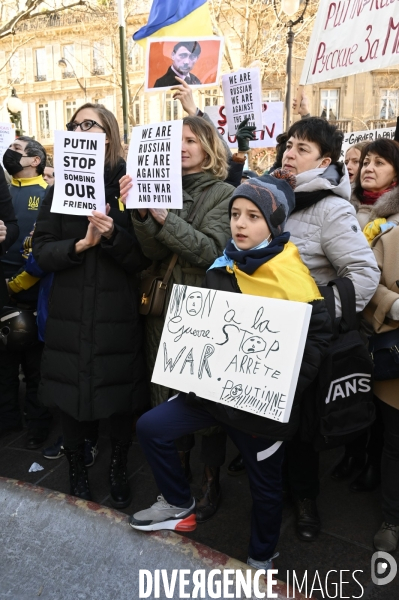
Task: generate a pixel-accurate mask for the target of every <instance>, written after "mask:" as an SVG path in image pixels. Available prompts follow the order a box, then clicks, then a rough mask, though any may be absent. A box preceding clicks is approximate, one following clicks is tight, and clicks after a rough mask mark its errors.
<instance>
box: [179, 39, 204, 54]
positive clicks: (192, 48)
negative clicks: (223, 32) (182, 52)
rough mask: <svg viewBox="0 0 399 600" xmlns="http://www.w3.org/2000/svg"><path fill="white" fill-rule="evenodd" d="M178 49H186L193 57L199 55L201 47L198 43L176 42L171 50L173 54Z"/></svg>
mask: <svg viewBox="0 0 399 600" xmlns="http://www.w3.org/2000/svg"><path fill="white" fill-rule="evenodd" d="M179 48H187V50H188V51H189V52H190V54H194V56H199V55H200V54H201V46H200V45H199V43H198V42H178V43H177V44H176V45H175V47H174V48H173V52H177V51H178V49H179Z"/></svg>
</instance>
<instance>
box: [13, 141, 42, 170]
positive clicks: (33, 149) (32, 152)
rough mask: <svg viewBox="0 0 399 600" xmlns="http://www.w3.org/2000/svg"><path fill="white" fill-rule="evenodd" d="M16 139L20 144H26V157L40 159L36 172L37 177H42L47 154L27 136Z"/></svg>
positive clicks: (37, 143)
mask: <svg viewBox="0 0 399 600" xmlns="http://www.w3.org/2000/svg"><path fill="white" fill-rule="evenodd" d="M17 139H18V140H20V141H21V142H27V144H26V146H25V154H26V156H38V157H39V158H40V164H39V165H38V166H37V167H36V172H37V174H38V175H43V173H44V167H45V166H46V161H47V154H46V151H45V149H44V148H43V146H42V145H41V144H39V142H37V141H36V140H34V139H33V138H31V137H29V136H27V135H20V136H19V137H18V138H17Z"/></svg>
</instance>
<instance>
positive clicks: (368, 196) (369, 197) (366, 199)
mask: <svg viewBox="0 0 399 600" xmlns="http://www.w3.org/2000/svg"><path fill="white" fill-rule="evenodd" d="M397 185H398V182H397V181H394V182H392V183H391V185H390V186H389V187H387V188H385V190H380V191H379V192H371V191H370V190H363V191H362V204H367V205H368V206H372V205H373V204H375V203H376V202H377V200H378V198H380V197H381V196H382V195H383V194H386V193H387V192H390V191H391V190H393V188H394V187H396V186H397Z"/></svg>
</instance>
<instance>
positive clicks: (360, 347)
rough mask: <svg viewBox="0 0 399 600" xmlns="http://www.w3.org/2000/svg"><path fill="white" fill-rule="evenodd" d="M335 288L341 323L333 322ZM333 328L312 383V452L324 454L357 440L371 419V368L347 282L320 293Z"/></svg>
mask: <svg viewBox="0 0 399 600" xmlns="http://www.w3.org/2000/svg"><path fill="white" fill-rule="evenodd" d="M333 285H335V286H336V287H337V289H338V291H339V295H340V298H341V303H342V318H341V319H336V318H335V297H334V291H333V287H332V286H333ZM322 293H323V296H324V300H325V302H326V305H327V309H328V311H329V313H330V316H331V319H332V322H333V340H332V342H331V345H330V347H329V349H328V353H327V355H326V356H325V357H324V360H323V362H322V364H321V367H320V370H319V374H318V377H317V380H316V382H315V386H314V388H313V389H314V390H315V404H314V407H315V409H316V415H317V421H316V427H315V431H316V434H315V436H314V438H313V444H314V447H315V448H316V450H328V449H330V448H335V447H337V446H341V445H343V444H346V443H348V442H350V441H352V440H354V439H355V438H356V437H358V436H359V434H360V433H362V432H363V431H364V430H365V429H367V428H368V427H369V426H370V425H371V424H372V423H373V421H374V419H375V405H374V402H373V362H372V360H371V357H370V355H369V352H368V349H367V346H366V344H365V341H363V339H362V337H361V335H360V333H359V328H358V321H357V316H356V297H355V290H354V287H353V283H352V281H351V280H350V279H348V278H347V277H341V278H339V279H334V280H333V281H330V283H329V284H328V286H326V287H323V288H322Z"/></svg>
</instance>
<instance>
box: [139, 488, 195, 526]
mask: <svg viewBox="0 0 399 600" xmlns="http://www.w3.org/2000/svg"><path fill="white" fill-rule="evenodd" d="M129 523H130V525H131V527H133V528H134V529H140V530H142V531H158V530H159V529H172V530H174V531H194V529H196V527H197V520H196V517H195V500H194V499H193V503H192V505H191V506H190V508H182V507H179V506H173V504H168V503H167V502H166V500H165V498H164V497H163V496H162V495H161V496H158V498H157V502H155V504H153V505H152V506H151V507H150V508H147V509H145V510H140V511H139V512H137V513H135V514H134V515H132V516H131V517H130V521H129Z"/></svg>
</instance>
